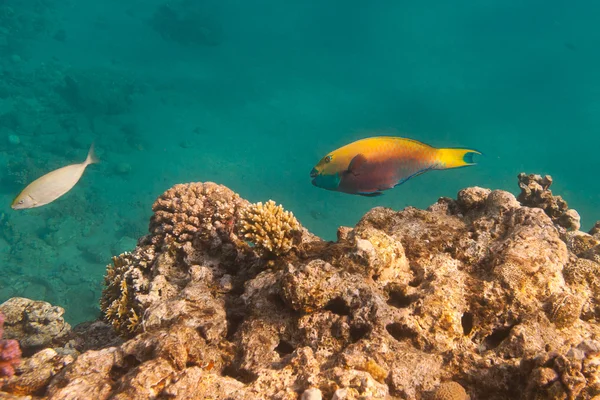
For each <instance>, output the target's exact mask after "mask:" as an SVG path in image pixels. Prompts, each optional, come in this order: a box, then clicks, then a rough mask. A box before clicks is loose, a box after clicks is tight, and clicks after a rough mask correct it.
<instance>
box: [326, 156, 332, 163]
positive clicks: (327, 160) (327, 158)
mask: <svg viewBox="0 0 600 400" xmlns="http://www.w3.org/2000/svg"><path fill="white" fill-rule="evenodd" d="M329 162H331V156H327V157H325V163H326V164H327V163H329Z"/></svg>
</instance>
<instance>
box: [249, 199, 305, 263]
mask: <svg viewBox="0 0 600 400" xmlns="http://www.w3.org/2000/svg"><path fill="white" fill-rule="evenodd" d="M238 225H239V227H238V232H239V234H240V236H241V237H243V238H244V239H246V240H248V241H250V242H251V243H253V244H254V245H255V246H256V247H257V248H258V249H259V250H260V251H262V252H263V253H264V254H268V255H273V256H276V257H278V256H282V255H284V254H287V253H289V251H290V250H291V249H292V248H293V247H294V245H297V244H298V243H294V242H295V241H296V242H297V241H298V239H299V238H300V235H299V234H300V231H301V229H302V228H301V226H300V223H299V222H298V220H296V218H295V217H294V214H293V213H291V212H290V211H285V210H284V209H283V207H282V206H281V205H278V206H277V205H275V202H274V201H273V200H269V201H267V202H266V203H265V204H263V203H262V202H259V203H256V204H251V205H249V206H247V207H246V208H244V209H243V210H242V211H241V213H240V219H239V223H238Z"/></svg>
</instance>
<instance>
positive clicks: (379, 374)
mask: <svg viewBox="0 0 600 400" xmlns="http://www.w3.org/2000/svg"><path fill="white" fill-rule="evenodd" d="M519 179H520V181H521V184H522V186H521V189H522V191H523V193H522V194H521V195H520V196H519V199H521V201H519V200H517V198H515V196H514V195H512V194H511V193H508V192H505V191H501V190H489V189H484V188H479V187H473V188H467V189H463V190H461V191H460V192H459V193H458V196H457V198H456V199H449V198H441V199H439V200H438V202H436V203H435V204H433V205H432V206H430V207H429V208H428V209H426V210H421V209H416V208H413V207H407V208H405V209H404V210H401V211H394V210H391V209H389V208H383V207H377V208H374V209H372V210H371V211H369V212H368V213H366V214H365V215H364V216H363V218H362V219H361V220H360V221H359V222H358V223H357V224H356V226H355V227H353V228H349V227H342V228H340V229H339V230H338V240H337V241H336V242H325V241H322V240H320V239H318V238H316V237H314V236H312V235H310V234H309V233H308V232H307V231H306V230H305V229H303V228H301V227H300V225H299V224H298V232H299V233H298V234H299V237H298V238H297V239H294V240H293V241H291V242H288V244H287V245H286V246H284V247H283V248H280V249H285V251H280V252H279V253H278V254H282V255H280V256H276V255H275V254H274V253H272V252H271V253H269V252H268V251H266V250H268V248H267V247H265V248H263V249H261V248H260V247H259V245H258V243H256V245H255V246H254V247H252V246H249V245H248V244H247V243H246V240H247V239H248V238H246V237H243V236H245V235H246V234H247V233H248V231H247V230H244V229H240V227H242V228H243V226H244V222H243V221H246V222H248V221H250V222H252V223H255V222H256V221H262V219H261V218H258V217H256V218H254V219H253V217H252V216H256V215H261V214H260V213H256V212H253V213H251V212H249V210H253V208H251V207H253V206H250V205H249V203H248V202H247V201H245V200H243V199H241V198H239V196H237V195H236V194H235V193H233V192H232V191H230V190H229V189H227V188H225V187H223V186H219V185H216V184H213V183H204V184H201V183H196V184H189V185H177V186H175V187H174V188H172V189H170V190H169V191H167V192H166V193H165V194H164V195H163V196H161V197H160V198H159V199H158V200H157V202H156V203H155V205H154V212H155V214H154V216H153V217H152V219H151V222H150V234H149V235H148V236H146V237H143V238H141V239H140V240H139V242H138V246H137V248H136V249H135V250H134V251H133V252H132V253H127V254H123V255H120V256H119V257H117V258H115V260H114V263H113V265H112V266H111V267H109V269H108V272H107V280H106V283H107V287H106V289H105V291H104V294H103V303H102V309H103V312H104V317H105V319H106V320H108V321H109V322H111V323H112V325H113V326H114V327H115V329H116V330H117V331H118V332H119V333H120V334H121V336H122V337H124V338H125V339H126V341H125V342H124V343H114V341H113V342H111V343H110V344H109V343H108V342H107V344H106V345H105V347H104V348H102V346H99V345H98V344H97V343H95V346H96V347H95V348H96V349H95V350H87V351H84V352H83V353H82V354H81V355H79V356H78V357H77V358H76V359H74V360H66V361H62V362H63V364H61V365H62V366H59V367H56V363H55V364H53V368H56V371H58V370H59V369H60V372H57V373H56V372H54V373H55V375H52V377H51V378H48V380H49V383H48V384H46V385H45V386H44V387H43V388H40V387H39V386H38V389H37V394H38V395H39V396H43V397H45V398H48V399H52V400H58V399H70V398H94V399H98V400H101V399H108V398H118V399H121V400H125V399H147V398H165V399H166V398H173V399H184V398H185V399H192V400H193V399H204V398H212V399H233V398H235V399H290V400H292V399H294V400H296V399H298V398H302V399H312V398H315V399H317V398H324V399H363V398H364V399H366V398H369V399H423V400H427V399H429V400H432V399H468V398H470V399H473V400H478V399H491V400H500V399H525V400H530V399H531V400H533V399H535V400H544V399H574V400H586V399H592V398H594V396H598V395H600V367H599V365H600V362H599V361H598V360H600V342H599V341H598V338H599V337H600V326H599V325H598V320H599V319H600V281H599V280H598V278H597V277H598V276H599V272H600V262H599V261H600V260H598V259H597V257H598V254H599V253H598V252H597V251H596V249H597V248H598V244H594V243H595V242H594V240H597V238H596V237H594V236H593V235H595V234H596V232H594V230H592V231H591V232H590V233H585V232H580V231H579V230H578V229H576V224H575V220H574V219H573V218H572V217H574V215H575V213H574V212H568V211H569V209H568V208H567V205H566V203H564V201H558V199H557V197H556V196H554V195H552V194H551V192H549V183H550V182H551V181H550V178H549V177H546V178H539V179H538V177H537V176H535V175H533V176H528V175H522V176H520V177H519ZM540 179H542V180H544V181H543V182H541V183H540ZM525 182H526V183H525ZM532 193H534V194H532ZM540 199H542V200H543V201H542V202H541V203H540V202H539V201H538V200H540ZM269 204H271V205H269V206H267V208H269V209H271V210H274V209H275V208H277V210H278V211H276V213H283V209H282V208H278V207H276V206H275V205H274V203H269ZM553 204H554V205H556V207H555V206H554V205H553ZM254 207H258V206H254ZM263 207H265V205H263ZM540 207H541V208H540ZM555 211H556V212H555ZM278 215H281V214H278ZM565 215H566V216H567V217H565ZM244 218H246V219H244ZM286 218H288V217H286ZM281 226H284V227H286V228H287V225H281ZM289 226H290V227H294V226H295V225H294V224H289ZM293 230H294V229H292V230H291V231H293ZM254 232H261V231H260V230H255V231H254ZM291 236H293V235H291ZM291 236H290V237H291ZM271 248H272V249H274V248H276V247H273V246H272V247H271ZM270 251H272V250H270ZM284 253H285V254H284ZM274 266H276V268H275V267H274ZM131 310H133V312H134V313H135V317H133V315H134V314H133V313H132V311H131ZM132 317H133V318H132ZM82 351H83V350H82ZM42 352H43V351H42ZM42 352H39V353H36V355H37V354H41V353H42ZM36 355H34V356H33V357H36ZM48 356H49V354H48ZM53 371H55V370H54V369H53ZM15 379H16V377H13V378H10V380H9V381H8V383H7V384H6V385H5V386H3V388H4V390H5V391H7V390H10V388H12V387H13V386H11V382H15V381H14V380H15ZM21 387H22V386H21ZM6 388H8V389H6ZM20 393H21V394H22V393H23V392H20Z"/></svg>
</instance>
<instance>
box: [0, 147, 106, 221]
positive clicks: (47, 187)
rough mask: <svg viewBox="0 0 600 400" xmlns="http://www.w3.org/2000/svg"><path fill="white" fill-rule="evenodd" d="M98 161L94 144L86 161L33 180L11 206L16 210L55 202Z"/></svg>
mask: <svg viewBox="0 0 600 400" xmlns="http://www.w3.org/2000/svg"><path fill="white" fill-rule="evenodd" d="M98 162H99V160H98V158H97V157H96V154H95V153H94V145H93V144H92V145H91V147H90V151H89V152H88V155H87V158H86V159H85V161H84V162H82V163H80V164H72V165H67V166H66V167H62V168H59V169H56V170H54V171H52V172H49V173H47V174H46V175H44V176H42V177H40V178H38V179H36V180H35V181H33V182H31V183H30V184H29V185H27V187H26V188H25V189H23V191H22V192H21V193H20V194H19V195H18V196H17V197H16V198H15V199H14V201H13V202H12V205H11V207H12V208H13V209H14V210H21V209H26V208H34V207H40V206H43V205H46V204H48V203H51V202H53V201H54V200H56V199H58V198H59V197H60V196H62V195H64V194H65V193H67V192H68V191H69V190H71V189H72V188H73V186H75V185H76V184H77V182H78V181H79V179H80V178H81V175H83V171H85V168H86V167H87V166H88V165H90V164H95V163H98Z"/></svg>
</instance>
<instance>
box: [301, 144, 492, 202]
mask: <svg viewBox="0 0 600 400" xmlns="http://www.w3.org/2000/svg"><path fill="white" fill-rule="evenodd" d="M474 154H481V153H480V152H478V151H476V150H470V149H437V148H435V147H431V146H429V145H426V144H424V143H421V142H418V141H416V140H412V139H406V138H401V137H392V136H379V137H371V138H366V139H361V140H358V141H356V142H353V143H350V144H348V145H346V146H343V147H340V148H339V149H337V150H334V151H332V152H331V153H329V154H327V155H326V156H325V157H323V158H322V159H321V161H319V163H318V164H317V165H316V166H315V167H314V168H313V169H312V171H311V172H310V176H311V178H313V179H312V183H313V185H315V186H317V187H320V188H323V189H327V190H333V191H338V192H344V193H350V194H357V195H362V196H379V195H381V194H383V193H382V191H384V190H388V189H392V188H394V187H396V186H398V185H401V184H403V183H404V182H406V181H407V180H409V179H410V178H413V177H415V176H417V175H420V174H422V173H424V172H427V171H431V170H435V169H448V168H458V167H466V166H469V165H475V163H474V162H473V155H474Z"/></svg>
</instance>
